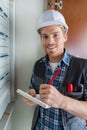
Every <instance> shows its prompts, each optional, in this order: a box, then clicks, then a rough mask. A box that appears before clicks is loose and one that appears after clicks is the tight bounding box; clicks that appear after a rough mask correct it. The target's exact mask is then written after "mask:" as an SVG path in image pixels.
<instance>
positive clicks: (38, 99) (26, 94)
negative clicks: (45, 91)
mask: <svg viewBox="0 0 87 130" xmlns="http://www.w3.org/2000/svg"><path fill="white" fill-rule="evenodd" d="M17 93H18V94H20V95H22V96H23V97H25V98H28V99H29V100H31V101H33V102H35V103H36V104H38V105H40V106H42V107H44V108H46V109H47V108H50V107H51V106H49V105H47V104H46V103H44V102H42V101H41V100H40V97H39V95H37V94H36V97H33V96H31V95H30V94H28V93H26V92H24V91H23V90H21V89H17Z"/></svg>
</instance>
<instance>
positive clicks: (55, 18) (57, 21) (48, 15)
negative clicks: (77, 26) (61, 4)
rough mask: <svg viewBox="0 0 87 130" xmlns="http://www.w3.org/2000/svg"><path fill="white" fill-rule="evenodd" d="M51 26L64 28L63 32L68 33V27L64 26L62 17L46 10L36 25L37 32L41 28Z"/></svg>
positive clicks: (58, 13)
mask: <svg viewBox="0 0 87 130" xmlns="http://www.w3.org/2000/svg"><path fill="white" fill-rule="evenodd" d="M51 25H61V26H63V27H64V28H65V31H66V32H67V31H68V25H67V24H66V21H65V18H64V16H63V15H62V14H61V13H60V12H58V11H55V10H46V11H44V12H43V13H42V15H41V16H40V19H39V21H38V23H37V26H36V29H37V31H38V30H39V29H41V28H43V27H46V26H51Z"/></svg>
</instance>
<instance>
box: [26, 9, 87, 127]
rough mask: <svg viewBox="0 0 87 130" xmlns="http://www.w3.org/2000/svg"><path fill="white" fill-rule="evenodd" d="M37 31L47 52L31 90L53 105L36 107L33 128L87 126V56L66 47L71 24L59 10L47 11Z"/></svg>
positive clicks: (34, 74)
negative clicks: (70, 52)
mask: <svg viewBox="0 0 87 130" xmlns="http://www.w3.org/2000/svg"><path fill="white" fill-rule="evenodd" d="M37 31H38V33H39V35H40V38H41V42H42V46H43V48H44V50H45V52H46V56H45V57H43V58H41V59H40V60H38V61H37V62H36V63H35V66H34V70H33V74H32V78H31V85H30V87H29V91H28V93H29V94H31V95H32V96H35V95H36V94H37V93H39V94H40V98H41V100H42V101H43V102H45V103H46V104H48V105H50V106H51V108H49V109H44V108H42V107H40V106H37V107H36V111H35V114H34V120H33V121H34V122H33V124H32V130H78V129H79V130H87V126H86V120H87V102H86V101H87V60H85V59H81V58H76V57H74V56H71V55H70V54H69V53H68V51H67V50H66V49H65V47H64V46H65V42H66V41H67V39H68V36H67V32H68V26H67V24H66V21H65V19H64V17H63V15H62V14H61V13H59V12H58V11H54V10H47V11H45V12H44V13H43V14H42V15H41V17H40V19H39V22H38V24H37ZM55 75H56V76H55ZM24 101H25V102H26V103H27V104H29V105H34V103H33V102H31V101H30V100H28V99H26V98H25V99H24Z"/></svg>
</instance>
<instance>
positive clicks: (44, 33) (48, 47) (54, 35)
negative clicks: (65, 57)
mask: <svg viewBox="0 0 87 130" xmlns="http://www.w3.org/2000/svg"><path fill="white" fill-rule="evenodd" d="M40 35H41V42H42V44H43V47H44V50H45V52H46V54H47V55H48V56H49V58H56V57H58V56H60V55H61V54H63V52H64V43H65V42H66V41H67V34H66V33H64V32H63V29H62V28H61V27H60V26H57V25H53V26H47V27H44V28H42V29H41V30H40Z"/></svg>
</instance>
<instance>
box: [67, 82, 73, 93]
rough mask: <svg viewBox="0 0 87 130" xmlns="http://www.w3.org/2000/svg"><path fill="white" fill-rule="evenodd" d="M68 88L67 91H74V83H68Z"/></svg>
mask: <svg viewBox="0 0 87 130" xmlns="http://www.w3.org/2000/svg"><path fill="white" fill-rule="evenodd" d="M67 87H68V88H67V91H68V92H69V93H72V92H73V84H71V83H70V84H68V86H67Z"/></svg>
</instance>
